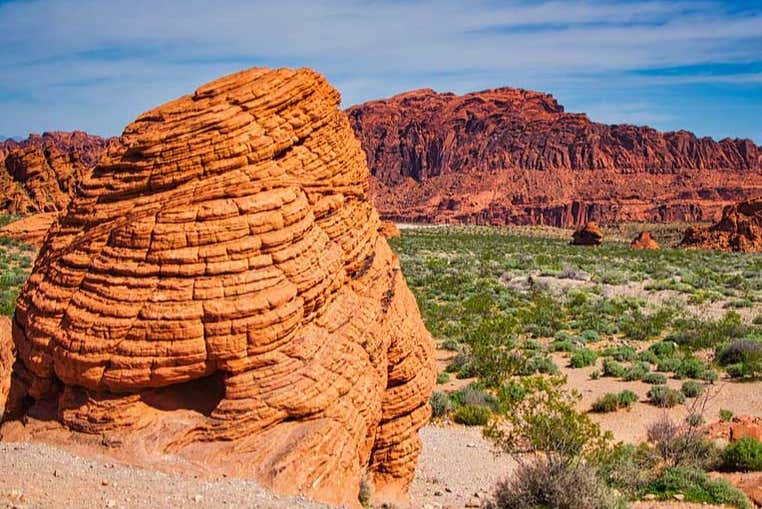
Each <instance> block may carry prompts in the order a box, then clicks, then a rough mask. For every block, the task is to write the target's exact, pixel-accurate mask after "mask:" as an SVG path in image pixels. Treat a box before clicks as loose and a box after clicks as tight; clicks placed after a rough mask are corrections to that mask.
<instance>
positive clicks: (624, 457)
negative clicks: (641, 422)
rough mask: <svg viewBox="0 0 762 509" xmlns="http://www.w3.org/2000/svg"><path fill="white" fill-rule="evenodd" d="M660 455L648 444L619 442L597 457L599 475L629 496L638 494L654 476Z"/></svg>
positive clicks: (611, 485)
mask: <svg viewBox="0 0 762 509" xmlns="http://www.w3.org/2000/svg"><path fill="white" fill-rule="evenodd" d="M658 462H659V457H658V455H657V454H656V453H655V452H654V451H653V449H651V448H650V447H649V446H648V444H645V443H643V444H640V445H638V446H635V445H632V444H626V443H624V442H619V443H617V444H615V445H614V446H613V447H611V448H608V449H606V450H605V451H604V452H603V453H602V454H600V455H599V456H597V457H596V458H595V464H596V465H597V467H598V476H599V477H600V478H601V479H603V480H604V481H605V482H606V484H608V485H609V486H610V487H612V488H615V489H617V490H618V491H620V492H621V493H624V494H626V495H627V496H629V497H635V496H637V495H638V494H639V493H640V492H641V491H642V490H643V488H644V487H645V486H647V485H648V483H649V482H651V481H652V480H653V478H654V475H653V472H654V471H655V469H656V467H657V465H658Z"/></svg>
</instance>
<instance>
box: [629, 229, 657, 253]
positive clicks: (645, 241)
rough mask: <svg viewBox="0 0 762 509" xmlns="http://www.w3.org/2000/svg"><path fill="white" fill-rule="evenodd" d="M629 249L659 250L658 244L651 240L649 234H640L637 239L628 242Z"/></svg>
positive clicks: (651, 237)
mask: <svg viewBox="0 0 762 509" xmlns="http://www.w3.org/2000/svg"><path fill="white" fill-rule="evenodd" d="M630 248H632V249H645V250H650V251H655V250H658V249H659V243H658V242H656V240H655V239H654V238H653V235H651V232H640V233H638V235H637V237H635V238H634V239H632V242H630Z"/></svg>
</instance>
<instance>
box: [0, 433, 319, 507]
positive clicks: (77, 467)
mask: <svg viewBox="0 0 762 509" xmlns="http://www.w3.org/2000/svg"><path fill="white" fill-rule="evenodd" d="M6 507H7V508H18V509H21V508H25V509H26V508H28V509H32V508H40V509H42V508H45V509H47V508H69V509H80V508H81V509H90V508H93V509H95V508H129V509H142V508H146V509H149V508H150V509H159V508H180V507H183V508H195V507H198V508H199V509H201V508H229V509H232V508H244V507H245V508H247V509H249V508H258V509H289V508H295V509H320V508H327V507H328V506H326V505H322V504H316V503H314V502H308V501H306V500H304V499H298V498H286V497H277V496H275V495H273V494H272V493H270V492H269V491H267V490H265V489H263V488H261V487H259V486H258V485H257V484H256V483H255V482H253V481H246V480H241V479H218V480H212V481H210V480H201V479H195V478H193V477H183V476H179V475H169V474H164V473H161V472H155V471H150V470H142V469H138V468H134V467H130V466H127V465H122V464H114V463H108V462H102V461H96V460H90V459H84V458H81V457H78V456H74V455H72V454H70V453H68V452H65V451H62V450H61V449H56V448H53V447H50V446H47V445H45V444H37V443H34V444H32V443H13V442H8V443H0V508H6Z"/></svg>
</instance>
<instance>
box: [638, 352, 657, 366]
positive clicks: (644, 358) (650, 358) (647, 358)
mask: <svg viewBox="0 0 762 509" xmlns="http://www.w3.org/2000/svg"><path fill="white" fill-rule="evenodd" d="M637 359H638V361H639V362H647V363H649V364H658V363H659V357H658V356H657V355H656V354H655V353H653V352H652V351H651V350H643V351H642V352H640V353H639V354H638V357H637Z"/></svg>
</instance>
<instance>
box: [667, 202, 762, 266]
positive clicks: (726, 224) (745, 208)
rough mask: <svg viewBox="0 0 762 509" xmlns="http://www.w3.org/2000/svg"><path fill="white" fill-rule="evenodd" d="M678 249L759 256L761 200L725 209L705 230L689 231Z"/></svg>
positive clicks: (761, 247) (694, 228) (760, 248)
mask: <svg viewBox="0 0 762 509" xmlns="http://www.w3.org/2000/svg"><path fill="white" fill-rule="evenodd" d="M681 245H682V246H683V247H688V248H698V249H713V250H720V251H744V252H750V253H759V252H762V198H760V199H756V200H749V201H745V202H741V203H738V204H736V205H731V206H728V207H725V209H724V210H723V211H722V218H721V219H720V220H719V222H717V223H716V224H714V225H712V226H710V227H708V228H702V227H695V226H694V227H691V228H688V230H687V231H686V232H685V235H684V236H683V241H682V243H681Z"/></svg>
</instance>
